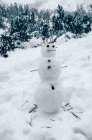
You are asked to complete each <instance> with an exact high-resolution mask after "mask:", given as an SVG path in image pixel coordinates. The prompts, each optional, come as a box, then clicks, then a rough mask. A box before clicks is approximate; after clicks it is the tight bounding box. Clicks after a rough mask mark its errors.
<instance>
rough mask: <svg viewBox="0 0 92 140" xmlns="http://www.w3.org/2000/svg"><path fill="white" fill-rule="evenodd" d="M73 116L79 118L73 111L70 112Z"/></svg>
mask: <svg viewBox="0 0 92 140" xmlns="http://www.w3.org/2000/svg"><path fill="white" fill-rule="evenodd" d="M70 113H71V114H72V115H73V116H74V117H76V118H78V119H80V117H79V116H77V115H76V114H75V113H73V112H70Z"/></svg>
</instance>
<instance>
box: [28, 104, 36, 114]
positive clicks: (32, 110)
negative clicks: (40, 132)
mask: <svg viewBox="0 0 92 140" xmlns="http://www.w3.org/2000/svg"><path fill="white" fill-rule="evenodd" d="M37 108H38V106H37V105H35V107H33V108H32V109H31V110H30V111H29V113H32V112H34V111H35V110H36V109H37Z"/></svg>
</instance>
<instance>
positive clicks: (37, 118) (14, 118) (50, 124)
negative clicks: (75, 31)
mask: <svg viewBox="0 0 92 140" xmlns="http://www.w3.org/2000/svg"><path fill="white" fill-rule="evenodd" d="M56 46H57V58H59V59H60V60H61V64H62V73H61V76H60V83H61V86H62V85H63V91H64V93H65V96H66V102H65V103H68V102H69V97H70V96H71V100H70V105H67V106H66V107H65V106H63V107H61V109H60V111H59V112H57V113H56V114H44V113H41V112H40V111H39V110H38V109H36V111H35V112H34V111H32V112H31V113H29V111H30V110H31V109H32V108H33V107H34V106H35V105H34V104H35V101H34V92H35V90H36V87H37V85H38V83H39V82H40V77H39V75H38V71H32V70H35V69H38V60H39V58H40V57H41V53H40V47H38V48H30V47H28V48H27V49H25V50H20V49H18V50H16V51H15V52H14V53H13V52H11V53H9V58H7V59H5V58H0V140H87V139H88V140H92V125H91V123H92V119H91V116H92V113H91V111H92V93H91V91H92V32H91V33H89V34H88V35H87V36H86V37H83V38H80V39H71V40H69V41H68V42H66V43H62V44H60V43H59V42H57V43H56ZM74 133H75V134H74ZM79 133H81V134H79Z"/></svg>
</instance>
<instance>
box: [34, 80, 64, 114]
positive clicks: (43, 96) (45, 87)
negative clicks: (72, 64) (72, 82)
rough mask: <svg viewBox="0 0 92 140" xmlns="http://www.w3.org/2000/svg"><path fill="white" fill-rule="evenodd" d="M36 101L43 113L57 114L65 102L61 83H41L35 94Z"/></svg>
mask: <svg viewBox="0 0 92 140" xmlns="http://www.w3.org/2000/svg"><path fill="white" fill-rule="evenodd" d="M35 101H36V103H37V105H38V107H39V109H40V110H41V111H43V112H49V113H50V112H56V111H58V110H59V108H60V106H61V105H62V101H63V94H62V90H61V87H60V85H59V83H56V82H52V83H51V82H41V83H40V84H39V85H38V87H37V90H36V92H35Z"/></svg>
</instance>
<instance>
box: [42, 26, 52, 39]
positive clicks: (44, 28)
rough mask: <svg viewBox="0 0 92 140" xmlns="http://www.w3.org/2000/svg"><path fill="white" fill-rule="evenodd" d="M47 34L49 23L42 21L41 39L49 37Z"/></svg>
mask: <svg viewBox="0 0 92 140" xmlns="http://www.w3.org/2000/svg"><path fill="white" fill-rule="evenodd" d="M49 35H50V34H49V25H48V24H47V23H44V24H43V27H42V39H43V40H44V41H45V40H47V39H48V38H49V37H50V36H49Z"/></svg>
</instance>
